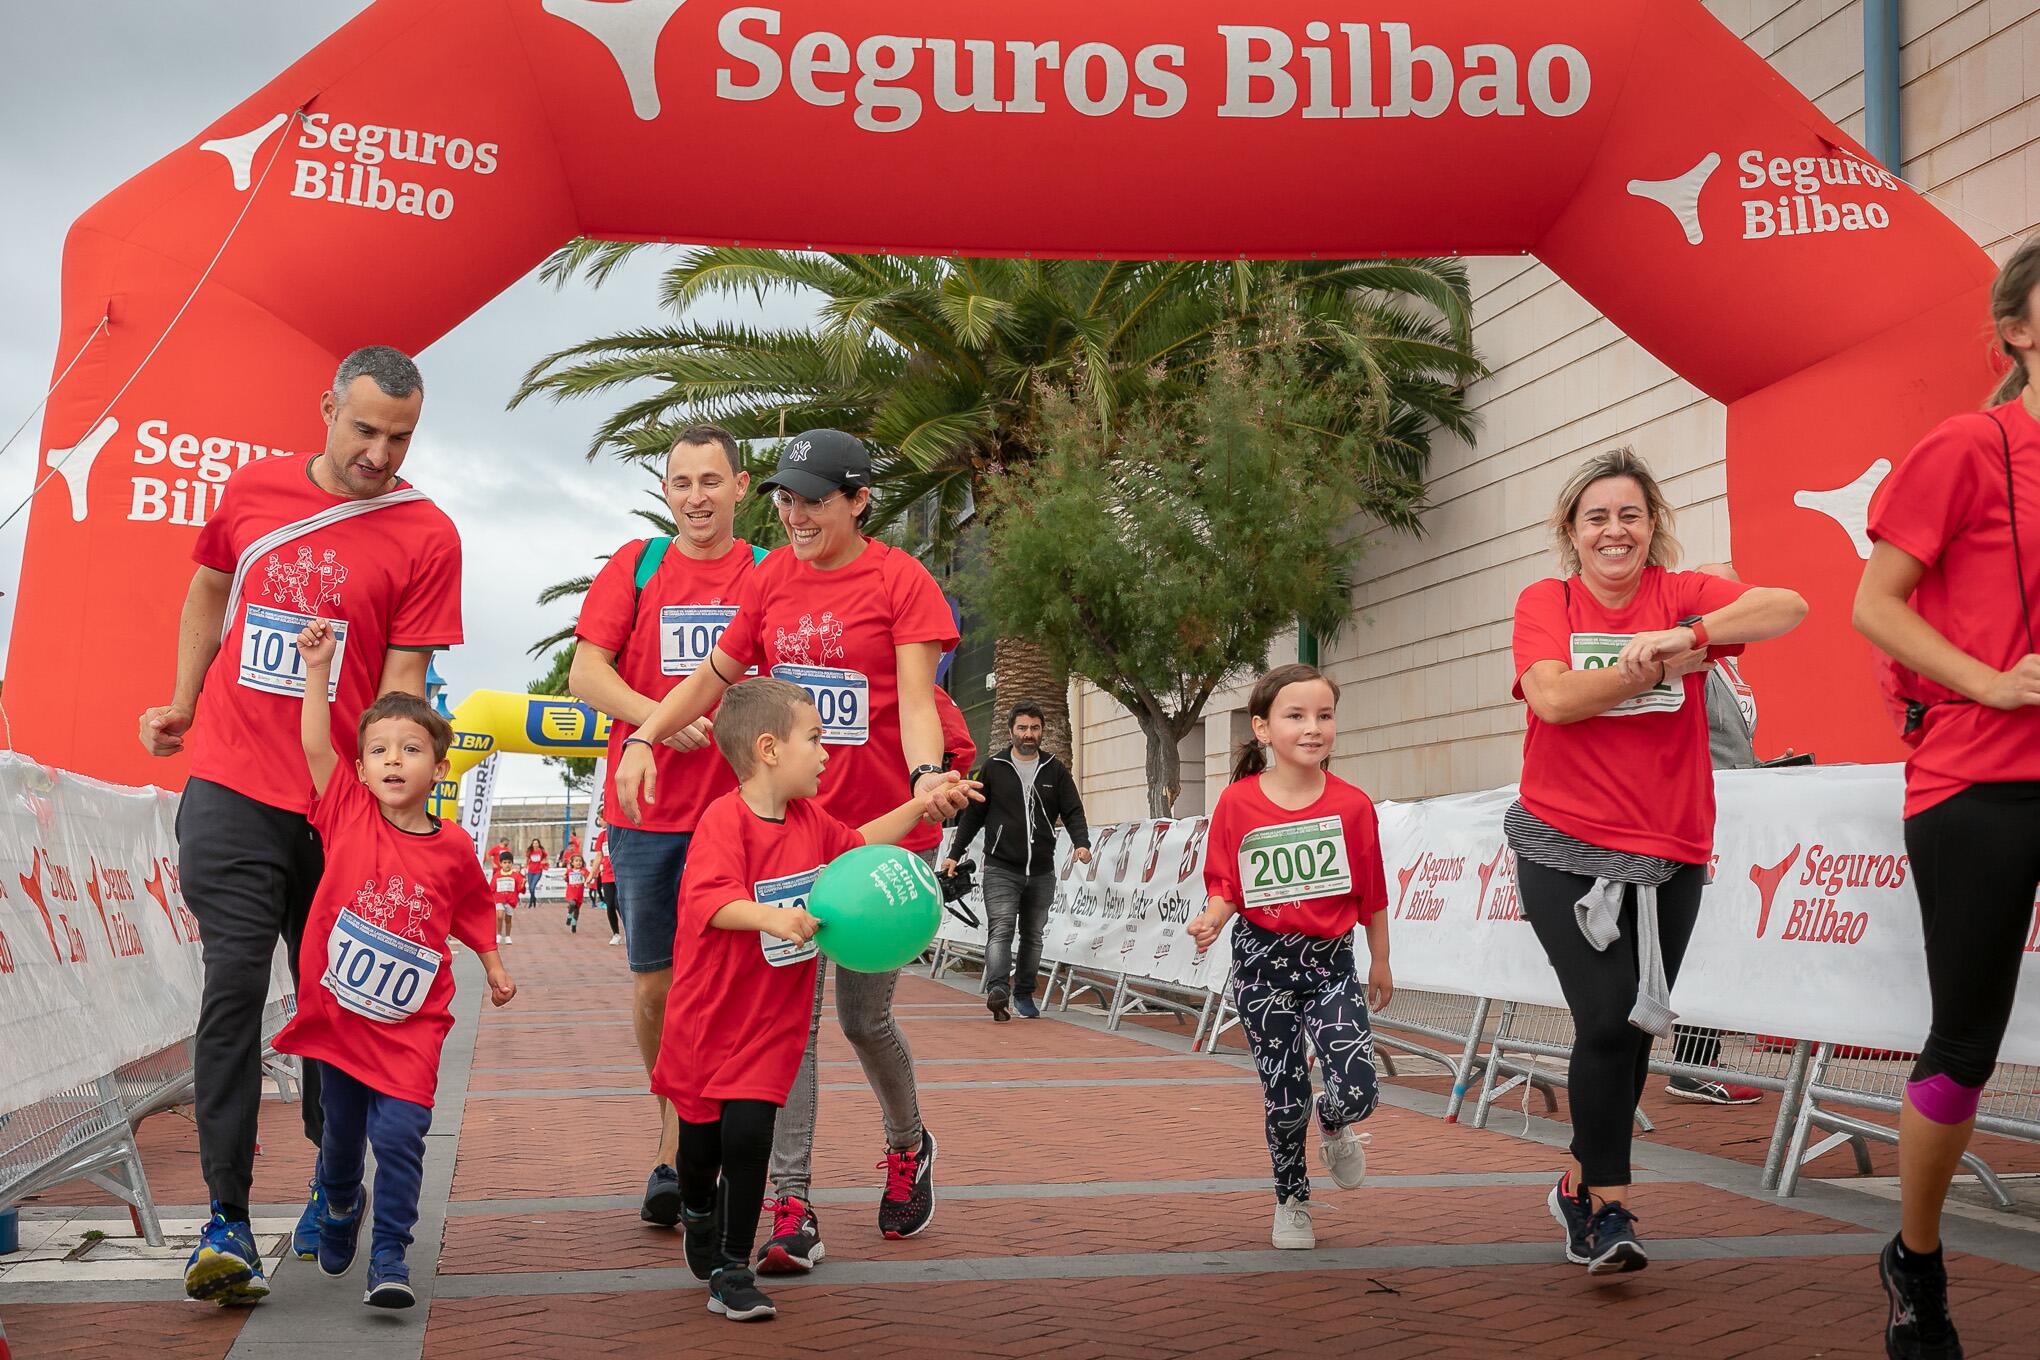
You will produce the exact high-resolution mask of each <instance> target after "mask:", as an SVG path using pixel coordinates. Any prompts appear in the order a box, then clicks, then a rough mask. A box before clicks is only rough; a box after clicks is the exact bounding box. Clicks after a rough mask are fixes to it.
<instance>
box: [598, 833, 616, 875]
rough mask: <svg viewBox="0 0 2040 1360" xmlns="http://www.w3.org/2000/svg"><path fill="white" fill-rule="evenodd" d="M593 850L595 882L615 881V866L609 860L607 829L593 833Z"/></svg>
mask: <svg viewBox="0 0 2040 1360" xmlns="http://www.w3.org/2000/svg"><path fill="white" fill-rule="evenodd" d="M594 850H595V881H596V882H597V883H614V882H616V866H615V865H614V864H612V863H610V861H609V833H608V832H607V831H598V832H596V833H595V842H594Z"/></svg>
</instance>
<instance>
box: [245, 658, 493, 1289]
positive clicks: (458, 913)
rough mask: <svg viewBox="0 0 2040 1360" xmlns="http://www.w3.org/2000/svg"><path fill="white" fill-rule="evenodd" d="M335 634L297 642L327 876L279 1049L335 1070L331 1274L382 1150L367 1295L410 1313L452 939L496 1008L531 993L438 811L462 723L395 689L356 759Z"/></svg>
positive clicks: (366, 722) (348, 1247) (462, 840)
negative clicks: (338, 678) (337, 682)
mask: <svg viewBox="0 0 2040 1360" xmlns="http://www.w3.org/2000/svg"><path fill="white" fill-rule="evenodd" d="M335 632H336V629H335V626H334V625H333V624H331V623H329V622H327V621H326V620H324V619H315V620H313V621H312V622H311V623H308V624H306V625H305V627H304V628H303V630H302V631H301V632H300V633H299V635H298V639H297V648H298V652H299V654H300V656H301V657H302V658H303V660H304V668H303V669H304V675H305V680H306V692H305V696H304V700H303V703H302V710H303V713H302V726H301V730H300V740H301V742H302V748H301V749H302V750H303V752H304V756H305V760H306V763H307V764H308V765H309V767H310V774H311V779H312V783H313V787H314V788H317V789H320V790H323V792H321V793H320V794H319V795H318V796H317V797H316V798H315V799H314V800H313V803H312V809H311V820H312V825H313V826H314V827H316V828H317V829H318V832H319V837H320V841H321V844H322V845H323V846H324V847H325V853H326V872H325V875H324V877H323V878H322V879H321V880H320V884H319V890H318V894H317V896H316V897H315V898H314V899H313V902H312V911H311V919H310V922H309V923H308V924H307V925H306V927H305V936H304V945H303V949H302V951H301V954H302V957H301V959H300V968H301V970H302V971H307V972H310V973H311V974H313V975H315V976H317V977H318V978H319V981H318V983H317V984H316V985H315V986H311V987H307V988H304V989H303V990H301V991H300V992H299V993H298V999H297V1014H296V1015H295V1016H293V1017H292V1019H291V1021H290V1023H289V1024H287V1025H285V1026H284V1027H283V1030H282V1032H281V1033H279V1034H278V1035H277V1036H276V1050H277V1052H279V1053H296V1054H298V1055H300V1056H301V1057H304V1058H308V1059H316V1060H318V1061H319V1062H320V1063H322V1064H323V1065H324V1074H325V1082H324V1084H323V1085H322V1087H321V1089H320V1101H321V1107H322V1109H323V1111H324V1113H325V1130H324V1138H323V1140H322V1141H321V1143H320V1147H319V1184H320V1189H321V1191H322V1192H323V1195H324V1200H325V1203H324V1206H323V1210H322V1214H321V1217H320V1221H319V1246H318V1258H319V1269H320V1271H321V1272H322V1273H324V1274H326V1275H344V1274H346V1273H347V1270H348V1269H349V1267H351V1266H352V1265H353V1264H354V1256H355V1250H356V1247H357V1245H358V1243H359V1242H360V1239H361V1225H362V1220H363V1219H364V1218H366V1217H371V1215H369V1214H368V1213H367V1209H368V1204H367V1200H366V1197H365V1195H364V1193H363V1183H362V1182H363V1177H364V1175H365V1174H366V1154H367V1150H368V1147H369V1145H370V1144H371V1143H372V1144H373V1145H374V1147H375V1161H376V1172H375V1212H374V1214H373V1215H372V1217H373V1219H374V1223H375V1231H374V1234H373V1237H372V1239H371V1247H370V1252H369V1265H368V1283H367V1289H366V1290H365V1292H364V1293H363V1295H362V1301H363V1302H365V1303H367V1304H369V1305H371V1306H373V1307H377V1308H409V1307H410V1306H411V1305H412V1304H414V1303H416V1302H417V1298H416V1295H415V1294H414V1293H413V1292H412V1289H411V1271H410V1266H409V1263H408V1262H407V1261H406V1260H405V1252H406V1250H407V1249H408V1248H409V1247H410V1245H411V1241H412V1238H411V1229H412V1227H413V1226H415V1225H416V1223H417V1222H418V1193H419V1189H420V1187H421V1184H422V1182H423V1179H424V1170H425V1134H426V1132H427V1130H429V1129H430V1128H431V1126H432V1097H433V1094H434V1092H435V1091H436V1089H437V1087H438V1084H439V1055H440V1050H441V1048H442V1047H443V1046H444V1044H445V1042H446V1035H447V1031H449V1030H451V1029H452V1028H453V1013H452V1010H451V1009H450V1007H451V1005H452V1001H453V969H452V968H451V967H448V966H447V965H448V964H449V963H450V962H451V955H449V954H448V952H447V940H448V938H449V936H451V937H455V938H458V939H460V940H461V941H462V942H464V943H465V944H466V945H467V946H468V948H470V949H472V950H474V951H475V953H476V955H478V956H479V958H480V960H481V964H482V968H483V970H484V972H485V974H486V976H487V977H488V982H489V998H490V1000H491V1001H493V1002H494V1003H495V1004H496V1005H498V1006H501V1005H505V1004H507V1003H508V1002H509V1000H510V998H511V997H513V996H515V995H516V994H517V985H516V984H515V983H514V982H512V981H511V980H510V974H509V972H508V970H506V969H505V968H504V967H503V961H502V959H501V957H500V956H499V955H498V954H497V952H496V950H495V948H494V947H491V948H488V949H484V948H483V947H482V944H481V942H482V941H483V940H484V939H486V938H487V936H488V922H489V903H488V885H487V883H486V882H485V881H484V879H483V877H482V871H481V866H480V865H479V864H478V863H476V861H475V844H474V842H473V841H471V840H469V839H468V836H467V833H466V832H464V831H462V830H461V829H460V827H459V826H457V825H455V824H452V823H448V822H442V821H441V820H440V819H439V818H437V817H434V816H432V815H430V814H429V813H427V812H426V810H425V803H426V800H427V799H428V798H429V797H431V795H432V789H433V787H434V785H436V784H437V783H438V782H439V781H440V780H441V779H443V778H445V776H446V751H447V748H448V747H449V746H451V745H452V744H453V727H452V724H450V723H448V722H447V721H446V719H445V718H443V717H441V716H440V715H439V713H437V712H436V711H434V709H433V708H432V706H431V705H430V704H428V703H426V702H425V700H423V699H421V698H419V697H418V696H416V695H413V694H406V693H403V692H401V691H398V692H396V693H392V694H386V695H384V696H383V697H382V698H380V699H378V700H376V701H375V702H374V703H373V704H371V705H369V707H368V710H367V711H366V712H364V713H363V714H362V715H361V722H360V728H359V736H360V740H359V742H358V746H359V749H360V751H361V758H360V760H359V761H358V762H357V763H356V764H355V765H354V766H352V767H349V766H348V765H347V764H345V763H344V762H342V761H341V760H340V758H339V755H338V753H337V752H335V751H334V749H333V742H332V718H331V715H330V714H329V712H328V704H327V700H326V680H327V678H328V676H329V675H330V674H331V669H332V664H333V656H334V651H335V641H336V639H335V636H334V635H335Z"/></svg>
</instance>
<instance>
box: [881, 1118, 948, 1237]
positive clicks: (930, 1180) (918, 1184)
mask: <svg viewBox="0 0 2040 1360" xmlns="http://www.w3.org/2000/svg"><path fill="white" fill-rule="evenodd" d="M878 1165H880V1166H882V1167H884V1168H885V1195H884V1197H883V1198H882V1199H880V1200H879V1202H878V1230H879V1231H880V1232H882V1233H884V1234H885V1235H886V1236H887V1237H890V1238H895V1239H897V1238H901V1237H912V1236H913V1235H914V1234H915V1233H917V1232H919V1231H921V1229H923V1228H925V1227H927V1226H928V1225H929V1223H931V1222H933V1221H934V1218H935V1135H934V1134H932V1133H930V1132H929V1131H928V1130H926V1129H922V1130H921V1146H920V1148H919V1149H918V1150H916V1151H913V1152H887V1153H886V1154H885V1157H884V1158H883V1160H881V1161H880V1162H879V1163H878Z"/></svg>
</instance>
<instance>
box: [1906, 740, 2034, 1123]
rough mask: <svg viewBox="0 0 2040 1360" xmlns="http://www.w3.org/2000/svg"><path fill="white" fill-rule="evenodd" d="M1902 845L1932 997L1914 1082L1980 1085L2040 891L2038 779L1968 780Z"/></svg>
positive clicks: (1910, 827) (2001, 1028)
mask: <svg viewBox="0 0 2040 1360" xmlns="http://www.w3.org/2000/svg"><path fill="white" fill-rule="evenodd" d="M1905 848H1906V853H1907V854H1909V855H1911V856H1912V867H1913V873H1914V875H1915V877H1914V880H1913V886H1914V888H1915V889H1916V890H1917V891H1918V893H1919V897H1920V925H1921V928H1922V930H1923V931H1924V933H1925V935H1926V940H1927V991H1928V994H1929V995H1930V996H1931V997H1932V999H1933V1025H1932V1027H1931V1028H1929V1029H1928V1031H1927V1042H1926V1045H1925V1046H1924V1047H1923V1048H1921V1050H1920V1056H1919V1061H1918V1062H1916V1063H1914V1064H1913V1071H1912V1079H1913V1080H1914V1081H1925V1080H1926V1079H1927V1078H1928V1077H1931V1076H1935V1075H1937V1074H1945V1075H1946V1076H1947V1077H1948V1079H1949V1080H1950V1081H1953V1082H1956V1083H1957V1084H1959V1085H1962V1086H1970V1087H1980V1086H1982V1085H1984V1084H1985V1083H1986V1082H1988V1081H1989V1080H1990V1073H1991V1069H1992V1068H1993V1067H1995V1066H1997V1055H1998V1045H1999V1044H2001V1043H2003V1042H2004V1037H2005V1026H2006V1025H2007V1024H2008V1023H2009V1022H2010V1020H2011V1015H2012V999H2013V997H2014V996H2015V995H2016V994H2017V992H2018V988H2019V963H2020V960H2021V959H2022V958H2023V957H2024V950H2025V947H2026V939H2027V934H2028V932H2029V931H2030V930H2031V929H2032V926H2033V898H2034V895H2035V892H2036V891H2040V782H2035V781H2022V782H2019V783H2008V784H1973V785H1971V786H1970V787H1969V788H1966V789H1964V790H1963V791H1962V792H1961V793H1958V794H1956V795H1955V796H1954V797H1953V798H1950V799H1948V800H1947V801H1946V802H1942V803H1936V804H1935V805H1934V806H1932V807H1930V808H1928V809H1927V810H1926V811H1925V812H1922V813H1919V814H1917V815H1916V816H1913V817H1910V818H1908V819H1907V820H1906V824H1905Z"/></svg>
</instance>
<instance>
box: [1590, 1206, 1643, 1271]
mask: <svg viewBox="0 0 2040 1360" xmlns="http://www.w3.org/2000/svg"><path fill="white" fill-rule="evenodd" d="M1587 1234H1588V1247H1587V1274H1589V1275H1621V1274H1624V1273H1626V1272H1628V1271H1632V1270H1642V1269H1643V1268H1644V1267H1645V1266H1647V1265H1649V1264H1650V1257H1649V1256H1648V1255H1646V1254H1645V1253H1644V1250H1643V1243H1641V1242H1639V1241H1637V1240H1636V1215H1635V1214H1632V1213H1630V1212H1629V1210H1627V1209H1625V1208H1623V1207H1622V1205H1621V1203H1620V1201H1617V1200H1605V1201H1603V1202H1602V1204H1601V1209H1600V1212H1599V1213H1597V1214H1595V1215H1594V1222H1593V1225H1592V1226H1591V1227H1590V1228H1589V1229H1588V1230H1587Z"/></svg>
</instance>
